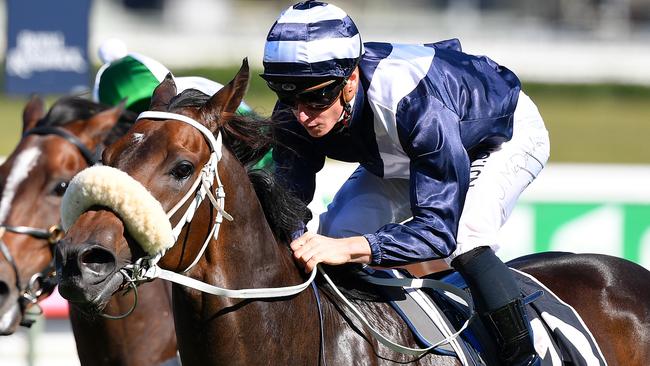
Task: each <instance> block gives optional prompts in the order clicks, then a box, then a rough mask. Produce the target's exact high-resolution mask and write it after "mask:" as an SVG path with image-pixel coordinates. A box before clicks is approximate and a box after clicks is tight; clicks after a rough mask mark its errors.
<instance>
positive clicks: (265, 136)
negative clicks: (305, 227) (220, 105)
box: [167, 89, 308, 243]
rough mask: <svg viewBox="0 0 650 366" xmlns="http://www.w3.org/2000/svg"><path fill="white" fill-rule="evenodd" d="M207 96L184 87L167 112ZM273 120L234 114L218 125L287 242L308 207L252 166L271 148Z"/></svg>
mask: <svg viewBox="0 0 650 366" xmlns="http://www.w3.org/2000/svg"><path fill="white" fill-rule="evenodd" d="M209 99H210V96H208V95H206V94H204V93H203V92H201V91H199V90H196V89H187V90H184V91H183V92H182V93H180V94H178V95H177V96H175V97H173V98H172V99H171V100H170V102H169V104H168V105H167V110H168V111H173V110H175V109H180V108H188V107H193V108H197V107H201V106H203V105H204V104H205V103H206V102H207V101H208V100H209ZM273 125H274V122H273V121H272V120H270V119H265V118H262V117H259V116H257V115H254V114H252V115H249V116H239V115H234V116H231V118H230V119H229V120H228V121H227V122H226V123H224V124H222V126H221V128H220V132H221V134H222V138H223V142H224V144H225V145H226V147H228V148H229V149H230V151H232V152H233V154H234V155H235V157H236V158H237V159H238V160H239V161H240V162H241V163H242V164H243V165H244V166H245V167H246V171H247V173H248V178H249V179H250V181H251V183H252V184H253V188H254V189H255V193H256V194H257V197H258V199H259V200H260V203H261V205H262V209H263V211H264V215H265V216H266V219H267V221H268V222H269V225H270V226H271V229H272V231H273V233H274V235H275V236H276V238H277V239H278V240H280V241H281V242H285V243H288V242H289V241H290V239H291V234H292V233H293V232H294V231H295V230H296V229H297V228H298V227H299V225H300V223H301V222H302V221H303V220H304V219H305V217H306V215H307V212H308V210H307V206H306V205H305V203H304V202H302V201H301V200H300V199H299V198H298V197H296V196H294V195H292V194H291V193H290V192H289V191H288V190H286V189H284V188H283V187H282V186H281V185H280V184H279V183H278V182H277V181H276V179H275V178H274V176H273V175H272V174H271V173H270V172H268V171H266V170H263V169H256V168H254V165H255V164H256V163H257V162H258V161H259V160H260V159H261V158H263V157H264V155H265V154H266V153H268V152H269V151H270V150H271V148H272V147H273V145H274V143H275V141H274V138H273V128H272V127H273Z"/></svg>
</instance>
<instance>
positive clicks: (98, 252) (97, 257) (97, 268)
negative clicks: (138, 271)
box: [78, 246, 117, 276]
mask: <svg viewBox="0 0 650 366" xmlns="http://www.w3.org/2000/svg"><path fill="white" fill-rule="evenodd" d="M78 261H79V268H80V269H81V270H82V271H88V270H89V271H91V272H92V273H93V274H95V275H99V276H106V275H109V274H111V273H113V271H114V270H115V267H116V262H117V260H116V258H115V255H114V254H113V253H112V252H110V251H109V250H107V249H105V248H102V247H100V246H90V247H88V248H85V249H84V250H82V251H81V252H80V253H79V255H78Z"/></svg>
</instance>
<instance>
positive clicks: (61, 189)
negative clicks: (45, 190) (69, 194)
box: [52, 181, 69, 196]
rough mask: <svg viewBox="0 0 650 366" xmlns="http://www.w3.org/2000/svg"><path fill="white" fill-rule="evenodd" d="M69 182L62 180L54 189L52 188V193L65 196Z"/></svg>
mask: <svg viewBox="0 0 650 366" xmlns="http://www.w3.org/2000/svg"><path fill="white" fill-rule="evenodd" d="M68 184H69V182H67V181H62V182H59V183H57V184H56V186H55V187H54V189H53V190H52V194H54V195H55V196H63V194H64V193H65V190H66V189H68Z"/></svg>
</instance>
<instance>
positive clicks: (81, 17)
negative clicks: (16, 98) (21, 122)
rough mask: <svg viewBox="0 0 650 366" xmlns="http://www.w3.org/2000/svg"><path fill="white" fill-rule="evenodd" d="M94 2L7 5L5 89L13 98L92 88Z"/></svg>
mask: <svg viewBox="0 0 650 366" xmlns="http://www.w3.org/2000/svg"><path fill="white" fill-rule="evenodd" d="M90 5H91V0H66V1H52V0H8V1H7V14H8V22H7V25H8V30H7V52H6V60H5V90H6V92H8V93H10V94H31V93H41V94H45V93H71V92H73V93H74V92H80V91H84V90H87V89H88V86H89V82H90V66H89V61H88V50H87V48H88V17H89V13H90Z"/></svg>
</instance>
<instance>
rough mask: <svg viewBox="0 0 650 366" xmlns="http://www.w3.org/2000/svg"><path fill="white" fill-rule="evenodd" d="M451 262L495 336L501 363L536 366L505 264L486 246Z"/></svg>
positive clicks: (529, 335) (528, 332)
mask: <svg viewBox="0 0 650 366" xmlns="http://www.w3.org/2000/svg"><path fill="white" fill-rule="evenodd" d="M451 265H452V266H453V267H454V268H455V269H456V270H457V271H458V272H460V274H461V275H462V276H463V278H464V279H465V281H466V282H467V284H468V286H469V289H470V291H471V292H472V298H473V299H474V304H475V307H476V311H477V312H478V314H479V315H480V316H481V319H482V320H483V323H484V324H485V326H486V327H487V328H488V330H489V331H490V333H491V334H492V335H493V336H494V337H495V339H496V343H497V347H498V351H499V359H500V361H501V362H502V364H503V365H507V366H536V365H539V364H540V363H541V362H540V358H539V356H538V355H537V353H536V352H535V347H534V345H533V337H532V331H531V329H530V325H529V323H528V320H527V318H526V312H525V310H524V307H523V303H522V299H521V294H520V292H519V288H518V286H517V284H516V283H515V280H514V278H513V277H512V274H511V272H510V270H509V269H508V267H507V266H506V265H505V264H504V263H503V262H502V261H501V260H500V259H499V258H498V257H497V256H496V255H495V254H494V252H493V251H492V249H490V248H489V247H479V248H476V249H474V250H472V251H469V252H467V253H464V254H461V255H459V256H458V257H456V258H455V259H454V260H453V261H452V262H451Z"/></svg>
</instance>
